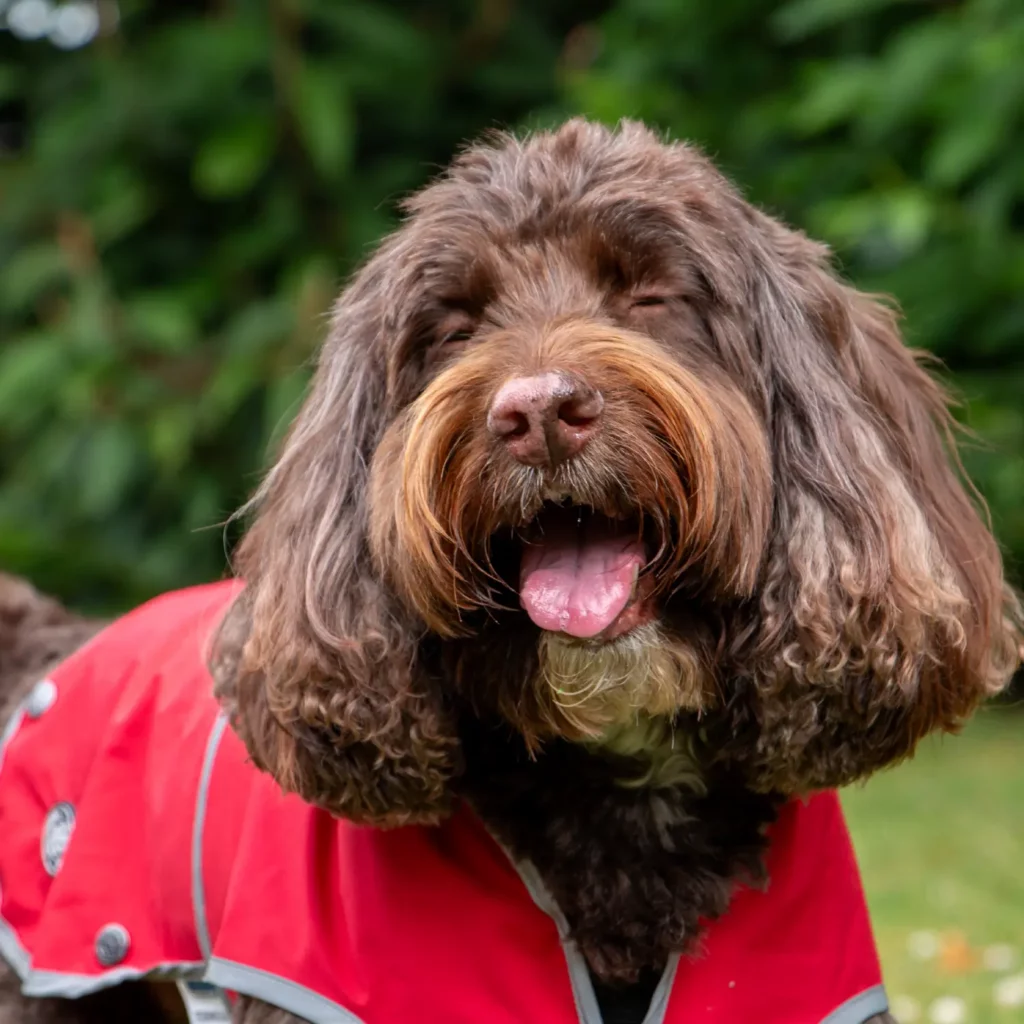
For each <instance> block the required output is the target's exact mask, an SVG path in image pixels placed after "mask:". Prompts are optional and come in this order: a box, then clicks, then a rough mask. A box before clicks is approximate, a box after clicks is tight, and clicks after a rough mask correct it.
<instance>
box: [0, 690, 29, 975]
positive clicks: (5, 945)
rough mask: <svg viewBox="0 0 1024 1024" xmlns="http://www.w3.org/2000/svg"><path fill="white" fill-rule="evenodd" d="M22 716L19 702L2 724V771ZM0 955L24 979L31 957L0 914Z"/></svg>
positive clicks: (0, 760) (1, 896)
mask: <svg viewBox="0 0 1024 1024" xmlns="http://www.w3.org/2000/svg"><path fill="white" fill-rule="evenodd" d="M24 717H25V712H24V711H23V710H22V707H21V705H20V704H19V705H18V706H17V707H16V708H15V709H14V714H12V715H11V717H10V719H9V720H8V722H7V724H6V725H5V726H4V731H3V733H2V734H0V772H2V771H3V767H4V752H5V751H6V750H7V744H8V743H10V742H11V740H12V738H13V737H14V734H15V733H16V732H17V731H18V726H20V725H21V721H22V719H23V718H24ZM2 898H3V892H2V890H0V900H2ZM0 956H2V957H3V958H4V959H5V960H6V961H7V962H8V963H9V964H10V965H11V970H12V971H14V973H15V974H17V975H18V977H19V978H21V979H22V980H23V981H24V979H25V977H26V976H27V975H28V972H29V971H30V970H31V967H32V957H31V956H29V953H28V950H27V949H26V948H25V947H24V946H23V945H22V944H21V939H19V938H18V933H17V932H16V931H15V930H14V929H13V928H12V927H11V926H10V925H9V924H8V923H7V922H6V921H5V920H4V919H3V917H2V916H0Z"/></svg>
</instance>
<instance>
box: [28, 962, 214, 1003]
mask: <svg viewBox="0 0 1024 1024" xmlns="http://www.w3.org/2000/svg"><path fill="white" fill-rule="evenodd" d="M203 966H204V965H203V964H202V963H191V962H185V963H176V964H158V965H157V966H156V967H153V968H152V969H151V970H148V971H140V970H139V969H138V968H136V967H118V968H115V969H114V970H112V971H104V973H103V974H64V973H62V972H59V971H29V973H28V977H26V978H25V979H24V981H23V982H22V986H21V991H22V994H23V995H26V996H33V997H40V998H41V997H43V996H51V997H55V998H59V999H79V998H81V997H82V996H86V995H89V994H90V993H91V992H99V991H100V990H101V989H105V988H113V987H114V986H115V985H120V984H122V983H123V982H126V981H144V980H150V981H169V980H172V979H175V978H195V977H198V976H199V974H201V973H202V970H203Z"/></svg>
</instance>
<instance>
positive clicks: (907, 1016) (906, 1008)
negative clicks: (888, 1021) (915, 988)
mask: <svg viewBox="0 0 1024 1024" xmlns="http://www.w3.org/2000/svg"><path fill="white" fill-rule="evenodd" d="M889 1009H890V1011H891V1012H892V1015H893V1016H894V1017H895V1018H896V1020H897V1021H899V1024H914V1021H918V1020H920V1019H921V1004H920V1003H919V1002H918V1001H917V1000H916V999H914V998H913V997H912V996H893V998H892V1005H891V1006H890V1007H889Z"/></svg>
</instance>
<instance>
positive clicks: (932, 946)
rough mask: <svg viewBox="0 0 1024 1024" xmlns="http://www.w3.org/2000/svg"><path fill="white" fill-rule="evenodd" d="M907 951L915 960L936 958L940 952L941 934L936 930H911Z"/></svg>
mask: <svg viewBox="0 0 1024 1024" xmlns="http://www.w3.org/2000/svg"><path fill="white" fill-rule="evenodd" d="M907 952H908V953H909V954H910V955H911V956H912V957H913V958H914V959H915V960H934V959H935V957H936V956H937V954H938V952H939V936H938V935H937V934H936V933H935V932H928V931H919V932H911V933H910V935H908V936H907Z"/></svg>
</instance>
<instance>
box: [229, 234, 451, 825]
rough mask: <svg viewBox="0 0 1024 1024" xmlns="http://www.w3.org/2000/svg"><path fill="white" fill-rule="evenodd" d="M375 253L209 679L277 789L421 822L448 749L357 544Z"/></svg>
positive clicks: (372, 380) (445, 794)
mask: <svg viewBox="0 0 1024 1024" xmlns="http://www.w3.org/2000/svg"><path fill="white" fill-rule="evenodd" d="M385 259H386V251H382V252H381V253H380V254H379V255H378V256H377V257H376V258H375V259H374V260H373V261H372V262H371V263H370V264H368V265H367V266H366V267H365V268H364V270H363V271H362V273H361V274H360V275H359V276H358V277H357V278H356V280H355V281H354V283H353V284H352V285H351V287H350V288H349V289H348V290H347V291H346V292H345V293H344V294H343V295H342V297H341V299H340V300H339V302H338V304H337V306H336V307H335V310H334V315H333V322H332V329H331V332H330V335H329V338H328V340H327V342H326V343H325V345H324V348H323V351H322V353H321V358H320V363H319V366H318V369H317V372H316V374H315V377H314V380H313V383H312V388H311V392H310V394H309V396H308V398H307V400H306V403H305V405H304V406H303V408H302V410H301V412H300V413H299V415H298V417H297V419H296V421H295V423H294V424H293V426H292V428H291V431H290V433H289V434H288V437H287V439H286V441H285V444H284V447H283V450H282V452H281V455H280V457H279V458H278V460H277V462H276V464H275V465H274V466H273V467H272V468H271V470H270V472H269V473H268V475H267V477H266V479H265V481H264V482H263V485H262V486H261V488H260V490H259V491H258V493H257V494H256V496H255V497H254V499H253V501H252V503H251V505H252V508H253V509H255V513H256V514H255V519H254V521H253V523H252V526H251V528H250V529H249V531H248V533H247V534H246V536H245V537H244V539H243V541H242V543H241V544H240V546H239V549H238V552H237V555H236V559H235V568H236V570H237V572H238V574H239V575H240V576H241V577H242V578H243V579H244V580H245V581H246V588H245V590H244V591H243V592H242V595H241V597H240V598H239V599H238V601H237V602H236V604H235V606H234V607H233V608H232V609H231V611H230V612H229V614H228V615H227V617H226V619H225V621H224V623H223V624H222V626H221V629H220V631H219V633H218V636H217V639H216V642H215V644H214V649H213V656H212V661H211V668H212V671H213V673H214V676H215V679H216V683H217V693H218V696H219V697H220V699H221V700H222V701H223V703H224V704H225V706H226V707H227V708H228V710H229V712H230V715H231V720H232V724H233V726H234V728H235V729H236V730H237V731H238V733H239V734H240V735H241V737H242V739H243V740H244V741H245V744H246V746H247V747H248V750H249V753H250V755H251V757H252V759H253V760H254V761H255V763H256V764H257V765H258V766H259V767H260V768H262V769H264V770H265V771H267V772H269V773H270V774H271V775H273V776H274V778H275V779H276V780H277V782H278V783H279V784H280V785H281V786H282V787H283V788H284V789H285V790H288V791H293V792H295V793H298V794H299V795H300V796H301V797H302V798H303V799H305V800H307V801H309V802H311V803H314V804H318V805H320V806H322V807H324V808H326V809H327V810H329V811H331V812H332V813H333V814H336V815H339V816H342V817H346V818H349V819H351V820H353V821H357V822H364V823H372V824H376V825H399V824H406V823H410V822H434V821H437V820H438V819H439V818H440V817H441V816H443V815H444V814H445V813H446V811H447V809H448V803H449V789H448V782H449V780H450V779H451V777H452V776H453V774H455V773H456V771H457V770H458V765H459V760H460V749H459V745H458V740H457V738H456V734H455V731H454V727H453V725H452V722H451V719H450V717H449V714H448V711H447V709H446V708H445V706H444V702H443V699H442V696H441V693H440V689H439V687H438V686H437V685H436V683H435V681H434V680H432V679H431V678H430V677H429V675H428V673H427V671H426V670H424V669H423V668H422V665H421V661H420V651H419V639H420V637H421V635H422V633H423V627H422V625H421V624H419V623H417V622H415V621H413V620H411V618H410V616H409V614H408V613H407V612H406V610H405V609H403V608H402V607H400V606H399V604H398V603H397V601H396V600H395V598H394V596H393V595H392V594H391V592H390V591H389V590H388V589H387V587H386V586H385V585H384V584H383V583H382V581H381V579H380V578H379V576H378V575H377V573H376V571H375V570H374V568H373V564H372V560H371V557H370V552H369V549H368V546H367V530H368V526H369V523H368V519H369V512H368V508H367V490H368V489H367V477H368V466H369V464H370V462H371V460H372V457H373V453H374V451H375V449H376V446H377V443H378V440H379V438H380V435H381V434H382V433H383V430H384V428H385V426H386V418H387V412H386V409H387V393H386V392H387V386H386V369H385V356H384V352H383V347H384V346H383V340H382V338H381V335H382V333H383V320H384V315H383V306H384V296H383V294H382V292H383V291H384V284H385V281H384V272H385V271H384V264H385Z"/></svg>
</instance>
